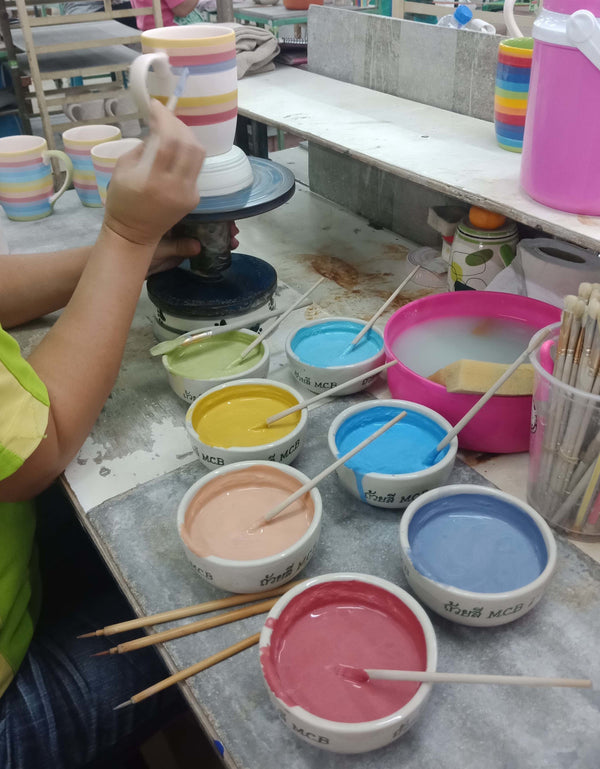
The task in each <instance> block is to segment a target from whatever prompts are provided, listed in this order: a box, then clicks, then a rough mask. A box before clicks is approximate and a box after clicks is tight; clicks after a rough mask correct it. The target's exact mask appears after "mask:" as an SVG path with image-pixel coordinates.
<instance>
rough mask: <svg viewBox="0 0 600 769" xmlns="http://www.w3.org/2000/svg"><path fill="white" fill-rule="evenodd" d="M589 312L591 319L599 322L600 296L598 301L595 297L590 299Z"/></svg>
mask: <svg viewBox="0 0 600 769" xmlns="http://www.w3.org/2000/svg"><path fill="white" fill-rule="evenodd" d="M587 312H588V315H589V317H590V318H593V319H594V320H596V321H597V320H598V317H600V296H599V297H598V298H597V299H596V298H595V297H593V296H592V297H591V298H590V301H589V304H588V309H587Z"/></svg>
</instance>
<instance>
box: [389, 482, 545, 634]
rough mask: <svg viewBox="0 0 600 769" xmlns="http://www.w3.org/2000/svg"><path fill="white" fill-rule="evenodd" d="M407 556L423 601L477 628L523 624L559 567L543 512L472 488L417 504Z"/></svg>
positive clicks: (404, 525) (440, 492) (431, 495)
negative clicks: (523, 620) (518, 621)
mask: <svg viewBox="0 0 600 769" xmlns="http://www.w3.org/2000/svg"><path fill="white" fill-rule="evenodd" d="M400 549H401V559H402V569H403V571H404V574H405V575H406V579H407V580H408V583H409V585H410V586H411V588H412V589H413V590H414V592H415V593H416V595H417V596H418V597H419V598H420V599H421V601H423V603H425V604H427V606H429V607H430V608H431V609H433V611H435V612H437V613H438V614H440V615H441V616H442V617H445V618H446V619H449V620H451V621H453V622H458V623H460V624H461V625H472V626H475V627H489V626H491V625H504V624H505V623H507V622H512V621H513V620H515V619H519V617H522V616H523V615H524V614H526V613H527V612H528V611H529V610H530V609H532V608H533V607H534V606H535V605H536V604H537V602H538V601H539V600H540V598H541V597H542V595H543V593H544V591H545V590H546V588H547V586H548V583H549V582H550V579H551V577H552V574H553V572H554V569H555V567H556V542H555V540H554V536H553V534H552V532H551V530H550V527H549V526H548V524H547V523H546V522H545V521H544V519H543V518H542V517H541V515H539V513H537V512H536V511H535V510H534V509H533V508H532V507H530V506H529V505H527V504H526V503H525V502H521V501H520V500H519V499H517V498H516V497H512V496H511V495H510V494H505V493H504V492H503V491H499V490H498V489H491V488H486V487H484V486H474V485H467V484H457V485H455V486H445V487H443V488H441V489H434V490H433V491H428V492H427V493H426V494H423V495H422V496H421V497H419V499H417V500H415V501H414V502H413V503H412V504H410V505H409V507H408V508H407V510H406V512H405V513H404V515H403V517H402V520H401V522H400Z"/></svg>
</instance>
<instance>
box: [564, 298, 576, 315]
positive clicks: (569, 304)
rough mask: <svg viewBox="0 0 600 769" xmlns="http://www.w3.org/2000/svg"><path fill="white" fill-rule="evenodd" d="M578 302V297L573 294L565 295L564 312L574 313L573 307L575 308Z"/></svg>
mask: <svg viewBox="0 0 600 769" xmlns="http://www.w3.org/2000/svg"><path fill="white" fill-rule="evenodd" d="M578 301H579V297H577V296H575V295H574V294H567V295H566V296H565V305H564V306H565V312H568V313H573V312H574V311H575V307H577V302H578Z"/></svg>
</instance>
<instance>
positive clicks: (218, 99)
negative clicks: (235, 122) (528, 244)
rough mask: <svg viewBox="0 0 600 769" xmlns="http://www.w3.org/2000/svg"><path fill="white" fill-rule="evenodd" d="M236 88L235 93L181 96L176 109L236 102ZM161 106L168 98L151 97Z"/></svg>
mask: <svg viewBox="0 0 600 769" xmlns="http://www.w3.org/2000/svg"><path fill="white" fill-rule="evenodd" d="M237 94H238V92H237V88H236V89H235V91H229V92H228V93H219V94H215V95H214V96H182V97H180V98H179V99H177V108H178V109H179V107H183V108H186V107H203V106H205V105H210V104H226V103H227V102H231V101H236V100H237ZM153 98H154V99H157V100H158V101H159V102H161V104H166V103H167V102H168V100H169V97H168V96H153Z"/></svg>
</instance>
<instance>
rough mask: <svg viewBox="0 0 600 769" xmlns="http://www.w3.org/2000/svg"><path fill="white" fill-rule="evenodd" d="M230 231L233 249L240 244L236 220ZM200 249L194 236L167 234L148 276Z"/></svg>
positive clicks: (167, 268)
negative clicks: (175, 236)
mask: <svg viewBox="0 0 600 769" xmlns="http://www.w3.org/2000/svg"><path fill="white" fill-rule="evenodd" d="M229 232H230V234H231V250H232V251H233V250H234V249H236V248H237V247H238V246H239V243H238V239H237V238H236V235H237V234H238V232H239V229H238V227H237V225H236V223H235V222H231V226H230V229H229ZM200 251H201V246H200V241H198V240H195V239H194V238H173V237H171V236H170V235H167V236H166V237H164V238H163V239H162V240H161V241H160V243H159V244H158V246H157V247H156V251H155V252H154V256H153V257H152V261H151V262H150V266H149V268H148V277H150V275H154V274H155V273H157V272H164V271H165V270H171V269H172V268H173V267H177V265H178V264H180V263H181V262H183V260H184V259H190V258H191V257H193V256H198V254H199V253H200Z"/></svg>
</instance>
